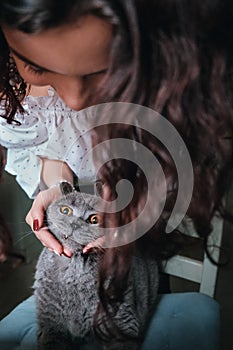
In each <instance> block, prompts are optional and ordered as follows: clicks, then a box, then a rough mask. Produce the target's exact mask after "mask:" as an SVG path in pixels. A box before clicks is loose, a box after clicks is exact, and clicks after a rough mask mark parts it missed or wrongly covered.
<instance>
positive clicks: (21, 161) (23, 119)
mask: <svg viewBox="0 0 233 350" xmlns="http://www.w3.org/2000/svg"><path fill="white" fill-rule="evenodd" d="M23 106H24V109H25V111H26V113H24V114H20V113H17V114H16V116H15V119H16V120H18V121H19V122H20V123H21V125H16V124H15V123H14V124H7V122H6V120H5V119H4V118H2V117H0V144H1V145H2V146H4V147H6V148H7V164H6V167H5V169H6V171H7V172H9V173H10V174H12V175H15V176H16V180H17V182H18V183H19V185H20V186H21V187H22V188H23V190H24V191H25V192H26V193H27V195H28V196H29V197H30V198H34V197H35V196H36V195H37V193H38V192H39V191H41V190H43V189H45V188H46V186H45V184H44V183H43V181H42V180H41V177H40V175H41V168H42V160H41V157H44V158H48V159H53V160H61V161H64V162H66V163H67V164H68V165H69V167H70V169H71V170H72V171H73V172H74V173H75V174H76V175H77V176H78V178H79V180H80V181H81V182H82V183H93V182H94V181H95V168H94V163H93V159H92V154H91V152H90V150H91V136H90V132H87V130H88V129H89V124H90V123H89V122H90V120H89V119H90V117H91V116H90V115H89V113H88V112H85V110H83V111H79V112H77V111H74V110H72V109H70V108H68V107H67V106H66V105H65V104H64V102H63V101H62V100H61V99H60V98H59V97H58V95H57V94H56V93H55V92H54V90H52V89H49V96H43V97H32V96H28V97H26V98H25V101H24V104H23ZM1 111H3V110H2V109H0V114H2V113H1Z"/></svg>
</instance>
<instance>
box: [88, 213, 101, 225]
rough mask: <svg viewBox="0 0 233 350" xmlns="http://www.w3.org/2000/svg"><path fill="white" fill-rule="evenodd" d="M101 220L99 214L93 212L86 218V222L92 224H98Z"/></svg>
mask: <svg viewBox="0 0 233 350" xmlns="http://www.w3.org/2000/svg"><path fill="white" fill-rule="evenodd" d="M100 221H101V218H100V215H98V214H93V215H90V216H89V218H88V219H87V222H89V223H90V224H92V225H96V224H99V223H100Z"/></svg>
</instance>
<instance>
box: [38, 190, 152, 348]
mask: <svg viewBox="0 0 233 350" xmlns="http://www.w3.org/2000/svg"><path fill="white" fill-rule="evenodd" d="M97 202H98V197H97V196H94V195H91V194H83V193H79V192H76V191H73V192H71V193H69V194H67V195H65V196H63V197H62V198H61V199H60V200H58V201H57V202H54V203H53V204H51V205H50V206H49V208H48V210H47V221H48V227H49V229H50V231H51V232H52V233H53V234H54V235H55V236H56V237H57V238H58V240H59V241H60V242H61V243H62V244H64V245H65V246H66V247H68V248H69V249H71V250H72V251H73V256H72V258H71V259H69V258H67V257H64V256H57V255H55V254H54V253H51V252H50V251H48V249H44V250H43V251H42V253H41V255H40V258H39V260H38V263H37V268H36V274H35V283H34V289H35V297H36V305H37V314H38V325H39V331H38V344H39V349H46V350H55V349H56V350H58V349H59V350H68V349H108V350H113V349H116V350H136V349H140V345H141V341H140V340H139V339H143V337H144V335H145V330H146V327H147V325H148V322H149V319H150V315H151V312H152V310H153V308H154V305H155V300H156V294H157V287H158V270H157V263H156V262H155V261H154V260H152V259H150V258H144V257H143V258H142V257H141V256H140V254H139V253H138V254H135V256H134V257H133V261H132V266H131V269H130V274H129V278H128V287H127V289H126V291H125V293H124V298H123V301H122V303H120V304H118V305H116V313H115V316H114V318H113V321H114V323H115V324H116V325H117V327H118V328H119V330H120V332H121V333H122V334H123V335H124V336H126V337H128V339H129V340H128V341H126V342H121V341H119V340H116V339H114V338H113V337H111V338H110V339H109V341H108V342H105V343H103V342H102V343H101V344H100V342H97V339H96V338H95V335H94V331H93V318H94V314H95V312H96V308H97V306H98V302H99V298H98V293H97V290H98V266H99V262H100V259H101V257H102V254H103V252H102V251H101V250H100V251H99V252H97V253H90V254H87V255H84V254H83V253H82V249H83V247H84V246H85V245H86V244H87V243H89V242H90V241H93V240H95V239H96V238H98V237H100V229H99V215H98V214H97V213H96V212H95V211H94V210H93V207H95V205H96V204H97ZM119 249H121V248H120V247H119ZM85 344H89V345H85ZM82 346H84V347H82ZM85 346H87V347H85Z"/></svg>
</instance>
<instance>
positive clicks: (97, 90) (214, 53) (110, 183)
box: [0, 0, 233, 312]
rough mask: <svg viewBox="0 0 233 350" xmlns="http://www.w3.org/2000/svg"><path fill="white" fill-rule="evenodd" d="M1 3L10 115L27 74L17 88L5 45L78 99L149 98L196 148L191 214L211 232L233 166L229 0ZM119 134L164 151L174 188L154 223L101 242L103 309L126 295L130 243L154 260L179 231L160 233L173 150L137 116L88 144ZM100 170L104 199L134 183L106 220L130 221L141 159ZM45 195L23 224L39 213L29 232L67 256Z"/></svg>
mask: <svg viewBox="0 0 233 350" xmlns="http://www.w3.org/2000/svg"><path fill="white" fill-rule="evenodd" d="M0 13H1V15H0V16H1V17H0V23H1V27H2V31H3V33H4V37H5V39H4V38H2V40H1V52H2V57H1V77H3V78H2V80H1V83H0V88H1V91H2V97H4V98H7V99H6V101H7V102H6V105H5V106H6V114H5V117H6V118H8V121H9V122H11V121H12V120H13V119H14V114H15V112H16V110H17V109H19V110H20V109H21V106H20V104H19V102H18V101H20V100H22V99H23V97H24V96H25V92H24V91H23V89H22V88H24V86H23V81H22V82H20V83H19V84H18V85H17V86H14V87H13V89H11V88H10V86H9V84H8V85H7V79H6V78H4V77H6V74H5V73H6V67H7V62H8V60H9V59H8V56H9V51H10V52H11V54H12V56H13V58H14V60H15V63H16V65H17V69H18V71H19V73H20V75H21V76H22V77H23V79H24V80H25V81H26V82H27V83H28V84H33V85H50V86H52V87H53V88H54V89H55V90H56V92H57V93H58V95H59V96H60V97H61V98H62V99H63V100H64V101H65V103H66V104H67V105H68V106H70V107H71V108H73V109H76V110H79V109H82V108H84V107H88V106H92V105H94V104H97V103H101V102H112V101H121V102H122V101H123V102H132V103H136V104H141V105H144V106H148V107H151V108H153V109H154V110H155V111H156V112H159V113H161V114H162V115H163V116H164V117H166V119H167V120H168V121H169V122H171V123H172V124H173V125H174V126H175V128H176V129H177V130H178V132H179V133H180V135H181V137H182V138H183V140H184V142H185V145H186V147H187V149H188V151H189V154H190V156H191V159H192V165H193V171H194V191H193V196H192V201H191V203H190V206H189V210H188V212H187V215H188V216H189V217H190V218H191V219H192V220H193V223H194V226H195V229H196V231H197V232H198V234H199V235H200V236H201V237H204V238H206V237H207V236H208V234H209V233H210V232H211V219H212V217H213V215H214V213H215V212H216V210H220V209H221V200H222V197H223V194H224V190H225V187H224V181H223V178H225V177H226V175H227V174H229V173H230V171H231V167H232V166H231V160H232V144H231V142H229V140H228V139H227V137H229V136H231V135H229V130H230V131H231V130H232V122H233V118H232V100H231V92H232V79H231V72H232V56H231V52H232V50H231V49H232V45H231V34H230V30H229V27H230V24H231V18H232V14H231V10H230V3H229V2H228V1H226V0H225V1H221V2H220V1H215V2H213V1H210V0H208V1H207V0H205V1H199V0H198V1H195V2H192V3H190V2H189V3H188V2H186V1H148V2H147V3H146V4H144V3H143V2H142V1H127V2H126V1H123V0H122V1H117V2H116V1H88V2H87V1H85V0H83V1H70V2H67V1H66V2H64V3H63V2H60V3H59V6H58V5H57V3H56V2H55V1H52V0H51V1H47V2H46V3H44V2H42V1H28V2H18V3H17V4H16V5H15V4H14V5H10V4H9V3H8V2H6V3H4V2H2V3H1V6H0ZM74 38H76V40H74ZM8 81H9V79H8ZM20 84H21V85H20ZM18 88H19V89H18ZM14 90H15V93H14ZM16 94H18V97H15V96H16ZM115 137H123V138H129V139H131V140H135V141H137V142H140V143H142V144H143V145H144V146H146V147H147V148H148V149H149V150H151V151H152V152H153V154H155V155H156V156H157V158H158V159H159V160H160V163H161V166H162V169H163V172H164V174H165V179H166V181H167V183H168V185H169V186H168V188H169V191H168V193H167V197H166V206H165V209H164V212H163V214H164V215H161V216H160V218H159V220H158V221H157V222H156V224H155V225H154V226H153V229H151V230H149V232H148V233H147V234H146V235H144V236H143V237H142V238H141V239H139V240H137V241H135V242H134V243H131V244H127V245H125V246H122V247H121V250H120V251H116V249H114V248H113V249H108V250H107V251H106V253H105V258H104V261H103V265H102V267H101V271H100V290H101V295H102V299H101V303H102V307H103V309H102V311H103V312H104V310H105V309H106V308H108V305H109V303H110V300H111V298H112V297H113V296H114V297H115V298H120V296H121V294H122V292H123V290H124V282H125V281H126V278H127V272H128V269H129V264H128V262H129V261H130V257H131V256H132V254H133V250H134V248H135V247H140V248H141V249H143V252H144V253H145V254H150V253H151V254H153V255H154V256H155V257H156V258H157V259H158V260H159V259H161V258H164V257H168V256H169V255H171V254H173V253H175V250H174V249H172V251H171V250H170V249H169V248H170V244H169V241H170V240H171V241H173V236H174V237H176V232H174V234H171V235H170V236H169V237H168V236H165V235H164V233H165V229H166V224H167V221H168V217H169V214H170V213H171V211H172V207H173V205H174V203H175V199H176V195H177V191H178V188H177V174H176V169H175V165H174V163H173V160H172V159H171V157H170V155H169V154H168V151H167V150H166V148H165V147H164V145H162V144H161V143H160V142H159V141H158V140H155V139H154V138H153V137H152V136H151V135H148V133H146V132H145V131H142V130H141V129H140V128H135V126H134V125H128V126H126V125H124V127H122V125H116V126H115V127H114V128H113V127H112V125H109V126H106V127H104V128H102V129H101V132H100V130H98V128H97V129H96V132H95V133H93V137H92V139H93V145H98V144H99V143H100V142H102V141H103V140H106V139H111V138H115ZM206 140H208V142H206ZM111 151H112V150H111ZM51 166H52V169H54V167H58V169H59V171H58V172H56V174H58V173H60V169H61V167H62V169H64V168H63V164H62V163H60V162H55V163H54V162H52V161H48V160H44V163H43V168H42V169H43V171H42V179H43V181H44V182H45V184H46V185H47V186H48V187H50V186H51V185H53V184H54V183H57V181H59V180H61V176H60V178H55V179H54V172H53V176H52V179H51V176H50V174H51V172H49V171H48V170H47V169H50V167H51ZM65 169H67V168H66V166H65ZM100 173H101V180H102V181H103V183H104V188H105V190H104V197H105V199H112V198H114V195H115V193H113V192H114V191H113V190H112V189H114V188H115V185H116V184H117V182H118V181H119V180H121V179H122V178H125V179H129V180H131V182H132V183H133V186H134V197H133V201H132V202H131V203H130V204H129V205H128V206H127V207H126V209H123V210H122V211H120V212H119V213H118V214H117V215H112V216H111V217H110V219H109V218H108V217H106V218H105V219H106V220H105V225H106V226H107V225H114V226H117V227H118V226H121V225H122V224H125V223H128V222H130V221H131V220H133V219H134V218H135V217H136V216H137V215H139V213H140V211H141V208H142V207H143V206H144V204H145V202H146V196H147V191H146V188H147V183H146V179H145V176H144V174H143V173H142V171H141V170H140V168H139V167H138V166H137V165H134V164H132V163H131V162H126V161H125V160H120V159H117V160H112V161H110V162H108V163H106V164H104V165H103V167H102V168H101V170H100ZM66 174H68V175H62V179H63V178H64V177H65V179H66V176H67V180H68V181H70V171H69V169H67V172H66ZM48 191H54V189H49V190H48ZM47 193H48V192H47ZM46 198H47V197H46ZM41 202H42V199H41V196H40V195H39V196H38V197H37V198H36V200H35V202H34V205H33V208H32V209H31V211H30V213H29V215H28V219H27V220H28V223H29V224H30V225H31V226H32V225H33V224H32V222H33V220H34V231H36V233H37V237H38V238H39V239H41V240H42V241H43V243H44V244H45V245H46V246H47V247H49V248H50V249H53V250H54V251H57V252H58V253H59V254H61V253H62V252H63V253H65V254H66V255H70V252H67V251H65V248H63V247H61V246H60V245H59V243H58V242H56V241H54V240H53V239H52V237H51V236H50V235H49V233H48V232H47V233H45V230H43V229H42V227H43V223H42V221H43V210H44V208H43V205H44V206H46V205H47V203H43V205H42V204H41ZM155 206H156V203H155ZM165 214H166V215H165ZM167 214H168V215H167ZM35 220H36V221H35ZM144 220H145V221H147V220H150V217H145V218H144ZM109 221H110V223H109ZM174 240H175V239H174ZM142 247H143V248H142ZM118 272H119V273H118ZM109 274H114V275H115V276H116V278H115V283H114V285H111V288H109V287H106V283H105V281H106V279H107V278H108V276H109ZM120 286H121V287H122V288H120Z"/></svg>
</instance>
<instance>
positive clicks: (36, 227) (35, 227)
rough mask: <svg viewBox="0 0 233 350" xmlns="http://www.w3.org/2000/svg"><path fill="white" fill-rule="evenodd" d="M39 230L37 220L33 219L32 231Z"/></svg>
mask: <svg viewBox="0 0 233 350" xmlns="http://www.w3.org/2000/svg"><path fill="white" fill-rule="evenodd" d="M38 230H39V220H38V219H34V220H33V231H38Z"/></svg>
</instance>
